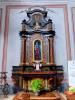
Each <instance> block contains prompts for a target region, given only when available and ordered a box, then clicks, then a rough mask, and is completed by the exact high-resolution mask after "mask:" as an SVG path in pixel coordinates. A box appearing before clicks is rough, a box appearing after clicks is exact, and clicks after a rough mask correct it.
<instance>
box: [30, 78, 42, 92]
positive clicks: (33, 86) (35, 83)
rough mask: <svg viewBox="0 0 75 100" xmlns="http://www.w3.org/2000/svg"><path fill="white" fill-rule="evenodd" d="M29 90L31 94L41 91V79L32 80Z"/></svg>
mask: <svg viewBox="0 0 75 100" xmlns="http://www.w3.org/2000/svg"><path fill="white" fill-rule="evenodd" d="M31 89H32V91H33V92H37V91H40V90H42V89H43V80H42V79H33V80H32V81H31Z"/></svg>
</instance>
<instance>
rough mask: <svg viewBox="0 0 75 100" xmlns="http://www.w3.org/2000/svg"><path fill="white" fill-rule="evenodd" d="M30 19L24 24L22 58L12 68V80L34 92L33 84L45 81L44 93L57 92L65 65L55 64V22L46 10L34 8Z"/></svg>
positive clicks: (28, 13)
mask: <svg viewBox="0 0 75 100" xmlns="http://www.w3.org/2000/svg"><path fill="white" fill-rule="evenodd" d="M26 13H27V17H28V20H27V19H23V21H22V30H21V31H20V32H19V35H20V38H21V58H20V63H19V65H18V66H15V65H13V66H12V78H13V79H14V80H15V81H16V84H17V85H18V86H19V87H20V88H23V89H25V90H27V91H31V81H32V80H33V79H37V78H39V79H42V80H43V84H44V89H45V90H49V91H52V90H56V89H57V87H59V86H60V84H61V81H62V80H63V66H62V65H56V64H55V57H54V39H55V38H54V37H55V30H54V28H53V22H52V19H50V18H48V16H47V11H46V9H44V8H42V7H31V8H29V9H28V11H27V12H26Z"/></svg>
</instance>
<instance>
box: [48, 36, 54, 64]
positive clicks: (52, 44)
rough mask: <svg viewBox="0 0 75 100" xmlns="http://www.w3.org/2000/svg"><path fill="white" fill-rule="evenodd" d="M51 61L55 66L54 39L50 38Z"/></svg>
mask: <svg viewBox="0 0 75 100" xmlns="http://www.w3.org/2000/svg"><path fill="white" fill-rule="evenodd" d="M49 61H50V64H54V37H49Z"/></svg>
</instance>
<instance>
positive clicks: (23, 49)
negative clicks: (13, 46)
mask: <svg viewBox="0 0 75 100" xmlns="http://www.w3.org/2000/svg"><path fill="white" fill-rule="evenodd" d="M20 65H21V66H24V65H26V36H22V37H21V58H20Z"/></svg>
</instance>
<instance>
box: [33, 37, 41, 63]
mask: <svg viewBox="0 0 75 100" xmlns="http://www.w3.org/2000/svg"><path fill="white" fill-rule="evenodd" d="M36 40H39V41H40V42H41V60H35V59H34V42H35V41H36ZM32 49H33V62H37V61H39V62H42V61H43V56H42V40H41V39H35V40H33V48H32Z"/></svg>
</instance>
